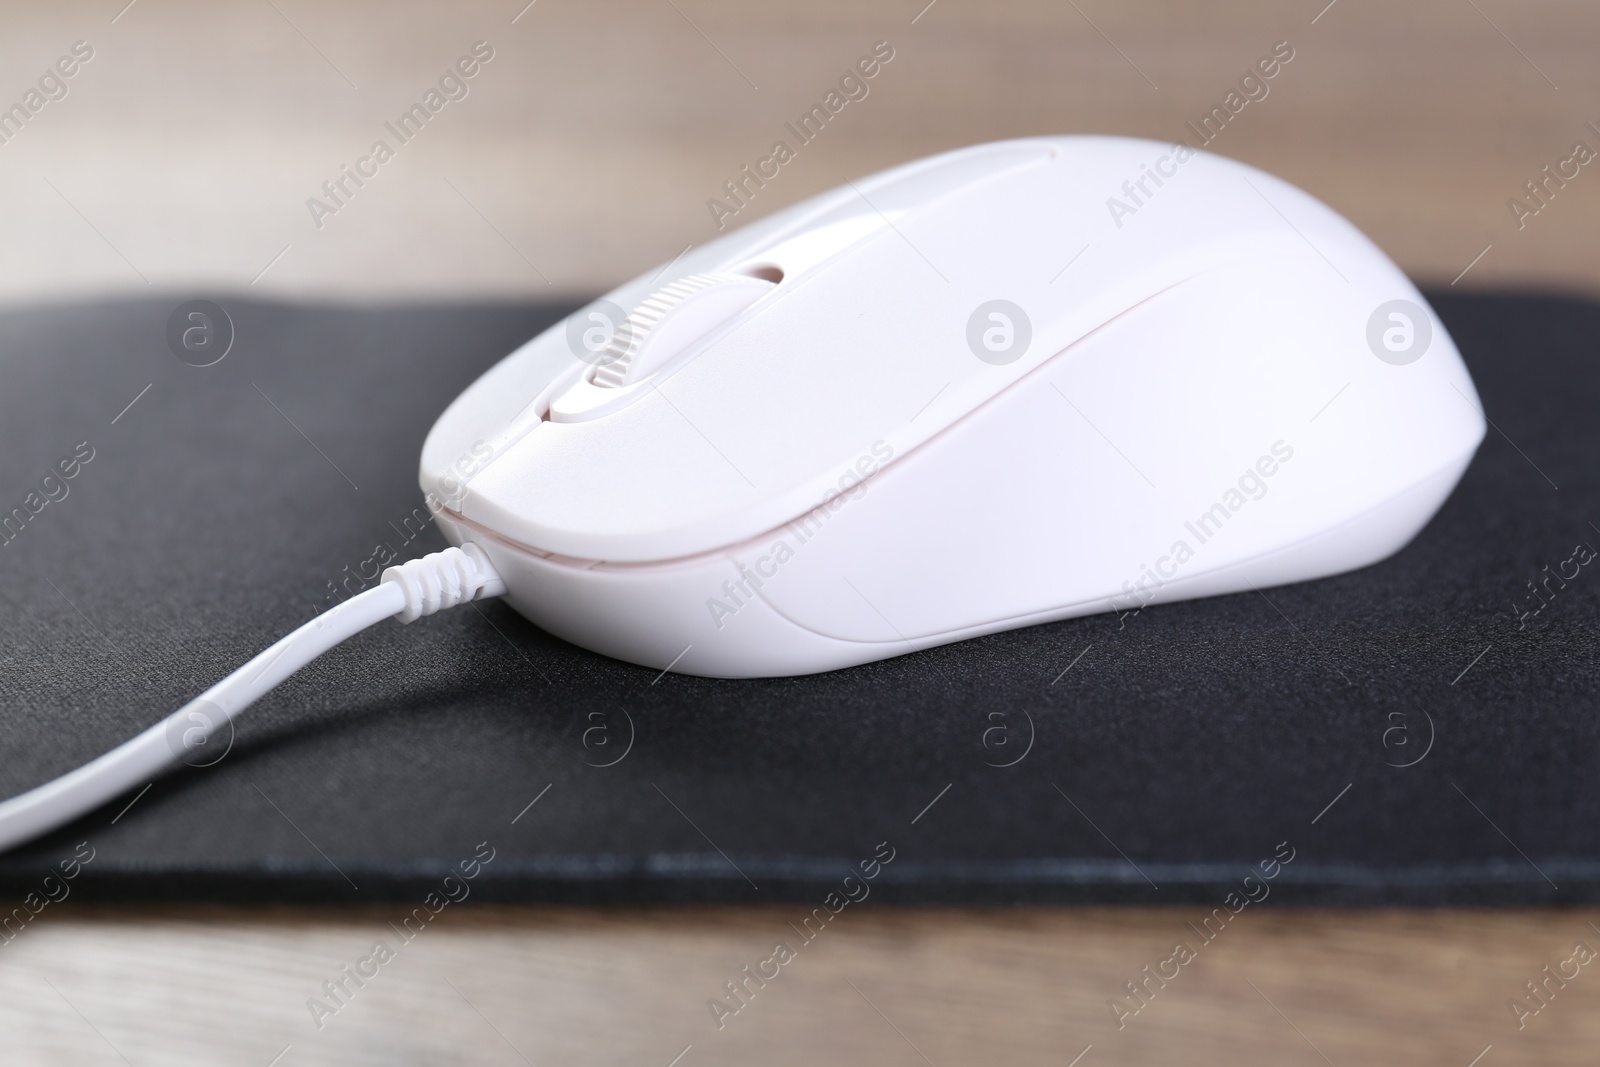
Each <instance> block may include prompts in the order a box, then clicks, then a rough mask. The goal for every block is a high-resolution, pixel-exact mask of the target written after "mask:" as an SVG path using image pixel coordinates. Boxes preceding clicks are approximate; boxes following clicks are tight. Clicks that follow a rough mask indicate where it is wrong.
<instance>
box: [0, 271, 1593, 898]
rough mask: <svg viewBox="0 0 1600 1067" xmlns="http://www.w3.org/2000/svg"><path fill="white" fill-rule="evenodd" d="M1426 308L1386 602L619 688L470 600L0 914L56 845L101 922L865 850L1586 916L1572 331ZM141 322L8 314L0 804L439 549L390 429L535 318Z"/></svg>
mask: <svg viewBox="0 0 1600 1067" xmlns="http://www.w3.org/2000/svg"><path fill="white" fill-rule="evenodd" d="M1433 299H1434V301H1435V306H1436V308H1437V309H1438V311H1439V313H1440V315H1441V316H1442V318H1443V319H1444V321H1445V322H1446V324H1447V326H1448V327H1449V328H1450V330H1451V332H1452V334H1453V336H1454V337H1455V339H1456V341H1457V343H1458V345H1459V346H1460V348H1461V350H1462V352H1463V354H1464V355H1465V357H1466V360H1467V362H1468V364H1469V366H1470V368H1471V371H1472V373H1473V376H1474V378H1475V380H1476V382H1477V384H1478V388H1479V391H1480V393H1481V395H1482V397H1483V400H1484V403H1485V406H1486V409H1487V412H1488V415H1489V418H1490V419H1491V420H1492V423H1493V428H1492V429H1491V430H1490V432H1489V436H1488V438H1487V439H1486V440H1485V442H1484V444H1483V446H1482V448H1481V449H1480V450H1479V453H1478V455H1477V458H1476V459H1475V461H1474V462H1473V464H1472V466H1471V468H1470V470H1469V471H1468V472H1467V474H1466V477H1465V479H1464V480H1463V482H1462V484H1461V486H1460V487H1459V488H1458V489H1457V490H1456V492H1455V494H1454V495H1453V496H1452V497H1451V498H1450V500H1449V501H1448V502H1447V503H1446V504H1445V506H1444V508H1443V510H1442V511H1441V512H1440V513H1439V515H1438V516H1437V517H1436V518H1435V519H1434V520H1433V522H1432V523H1431V524H1430V525H1429V526H1428V527H1427V528H1426V529H1425V530H1424V531H1423V532H1422V534H1421V535H1420V536H1419V537H1418V538H1417V539H1416V541H1415V542H1414V543H1412V544H1411V545H1410V546H1408V547H1407V548H1406V549H1404V550H1403V551H1402V552H1400V553H1399V554H1398V555H1397V556H1395V557H1394V558H1392V559H1390V560H1388V561H1386V562H1384V563H1381V564H1379V565H1377V566H1374V567H1370V568H1367V569H1365V570H1362V571H1359V572H1356V573H1353V574H1348V575H1343V576H1340V577H1336V578H1331V579H1327V580H1324V581H1318V582H1312V583H1307V584H1303V585H1296V586H1291V587H1285V588H1278V589H1271V590H1267V591H1266V592H1265V594H1264V595H1258V594H1255V593H1251V594H1246V595H1239V596H1229V597H1220V598H1215V599H1208V600H1200V601H1194V602H1189V603H1182V604H1175V605H1170V606H1164V607H1155V608H1149V609H1147V610H1145V611H1144V612H1142V613H1141V614H1139V615H1138V616H1136V617H1132V618H1128V619H1125V620H1120V621H1119V620H1118V619H1117V617H1116V616H1113V615H1101V616H1095V617H1090V618H1083V619H1076V620H1072V621H1067V622H1061V623H1056V624H1051V625H1045V626H1036V627H1031V628H1028V629H1024V630H1019V631H1014V632H1010V633H1004V634H998V635H994V636H991V637H986V638H981V639H978V640H973V641H967V642H963V643H960V644H956V645H950V646H946V647H943V648H938V649H933V650H930V651H925V652H919V653H916V654H913V655H909V656H904V657H901V658H898V659H892V660H888V661H885V662H881V663H875V664H871V665H868V666H863V667H857V668H853V669H850V670H844V671H839V672H835V673H831V674H825V675H819V676H813V677H806V678H793V679H778V680H764V681H714V680H706V679H697V678H689V677H683V676H678V675H672V674H666V675H661V674H660V672H658V671H653V670H646V669H644V668H641V667H635V666H630V665H628V664H624V663H619V662H616V661H613V660H609V659H606V658H604V657H601V656H597V655H594V654H592V653H589V652H586V651H584V650H582V649H578V648H575V647H573V646H571V645H568V644H566V643H564V642H562V641H560V640H557V639H555V638H553V637H551V636H549V635H547V634H545V633H543V632H541V631H540V630H538V629H537V628H535V627H534V626H532V625H531V624H529V623H527V622H526V621H524V620H523V619H522V618H521V617H520V616H518V615H516V614H515V613H514V612H512V611H511V610H510V609H508V608H506V607H505V606H504V605H502V604H500V603H498V602H487V603H484V604H481V605H477V610H473V609H469V608H461V609H457V610H454V611H451V612H446V613H442V614H440V615H437V616H434V617H431V618H428V619H424V620H422V621H420V622H418V623H416V624H413V625H410V626H401V625H398V624H390V623H385V624H383V625H380V626H378V627H376V628H374V629H372V630H369V631H367V632H366V633H364V634H362V635H360V636H359V637H357V638H356V639H354V640H352V641H350V642H348V643H347V644H345V645H343V646H342V647H340V648H338V649H336V650H335V651H333V652H332V653H330V654H329V655H327V656H325V657H324V658H323V659H321V660H320V661H318V662H316V663H314V664H313V665H312V666H310V667H309V668H307V669H306V670H304V671H302V672H301V673H300V674H298V675H296V676H295V677H294V678H292V679H291V680H290V681H289V682H288V683H286V684H285V685H283V686H282V687H281V688H279V689H278V690H276V691H275V692H274V693H273V694H271V695H270V696H269V697H268V698H267V699H265V700H263V701H262V702H261V703H260V704H259V705H257V706H256V707H255V708H254V709H253V710H251V711H250V712H248V713H247V714H246V715H245V716H244V717H243V718H242V719H241V720H240V721H239V724H238V728H237V734H236V736H235V737H234V739H233V741H232V745H231V749H230V750H229V751H228V752H227V755H226V756H225V757H224V758H223V759H222V760H221V761H220V762H218V763H216V764H215V765H213V766H210V767H207V768H185V769H181V770H179V771H178V772H176V773H173V774H170V775H168V776H166V777H164V778H161V779H159V780H157V781H156V782H155V783H154V784H153V785H151V786H150V787H149V789H148V790H147V791H146V792H144V793H142V794H139V795H137V796H135V795H131V794H130V795H128V796H126V797H124V798H122V799H119V800H118V801H117V802H115V803H113V804H110V805H108V806H107V807H106V808H104V809H102V810H100V811H97V812H95V813H94V814H92V815H91V816H89V817H86V818H85V819H83V820H81V821H80V822H78V823H77V824H75V825H73V826H71V827H69V828H67V829H65V830H63V831H61V832H59V833H56V834H53V835H51V836H50V837H48V838H46V839H44V840H41V841H39V842H36V843H34V844H32V845H29V846H26V847H24V848H22V849H19V850H17V851H14V852H12V853H11V854H9V855H6V856H3V857H0V890H4V891H5V892H6V893H7V894H10V895H12V896H20V895H21V894H25V893H27V892H29V891H30V890H33V889H35V888H36V887H37V886H38V885H39V884H40V882H41V879H43V878H44V877H45V876H46V875H47V874H48V873H49V872H50V871H51V870H58V869H59V865H60V863H61V862H62V861H63V860H67V859H69V858H71V857H73V856H74V855H75V854H77V855H80V856H81V855H82V854H84V853H85V852H86V850H84V849H80V848H79V843H80V842H87V843H88V850H92V854H93V858H92V860H91V861H90V862H88V863H86V864H84V865H83V866H82V868H81V871H79V872H78V875H77V878H76V879H75V881H74V883H73V886H74V892H75V893H78V894H80V895H83V896H88V897H92V898H94V899H102V900H131V899H171V900H220V901H246V902H248V901H264V902H274V901H284V902H321V903H363V902H372V901H379V900H401V901H408V902H410V901H415V900H420V899H421V897H422V896H423V895H424V894H426V893H428V892H429V891H431V890H433V889H435V888H437V887H438V886H439V884H440V880H441V879H442V878H443V877H444V876H446V875H447V874H448V873H449V871H450V869H451V868H452V866H453V865H455V864H457V863H458V862H460V861H463V860H471V859H472V858H474V857H475V856H477V857H478V858H479V859H481V857H482V855H484V854H488V852H489V850H492V855H493V859H492V860H491V861H490V862H488V863H487V864H485V865H484V866H483V868H482V870H481V872H480V873H479V874H478V877H477V878H476V879H475V880H474V881H473V892H474V899H479V900H501V901H535V900H541V901H570V902H590V901H595V902H599V901H626V902H652V901H719V902H738V903H760V902H765V901H777V900H794V901H803V902H806V903H808V904H811V903H815V904H821V903H822V901H823V900H824V898H825V897H826V896H827V894H828V893H830V892H833V891H835V890H839V889H840V887H841V886H847V885H850V884H855V883H846V882H845V879H846V878H847V877H848V876H850V875H851V874H852V872H853V871H854V872H856V877H857V878H859V877H860V874H861V864H862V863H863V861H868V865H869V867H871V866H872V863H871V861H873V859H874V857H875V856H876V857H877V858H878V859H881V858H882V856H883V855H885V854H890V855H892V857H893V858H892V861H891V862H889V863H887V864H884V865H881V866H879V867H872V869H873V870H874V871H875V875H876V876H875V877H874V878H873V879H871V880H870V883H860V884H864V885H867V887H868V888H869V889H870V892H871V893H872V895H873V897H874V898H875V899H879V900H892V901H900V902H911V903H1021V902H1127V903H1142V904H1150V903H1164V902H1172V903H1176V902H1180V901H1202V902H1206V903H1208V904H1210V903H1215V904H1221V903H1222V902H1223V900H1224V898H1225V897H1226V896H1227V894H1229V893H1232V892H1248V893H1250V894H1251V895H1260V894H1263V893H1265V892H1270V893H1271V894H1272V895H1273V898H1274V899H1279V900H1286V901H1299V902H1340V903H1367V904H1376V903H1415V904H1427V903H1440V902H1447V903H1489V902H1528V903H1548V902H1560V901H1593V900H1596V899H1600V833H1597V831H1600V784H1597V780H1596V775H1595V773H1594V768H1595V766H1596V757H1597V755H1600V751H1597V749H1600V727H1597V725H1596V720H1595V717H1594V715H1593V709H1594V705H1595V694H1596V693H1597V692H1600V644H1597V639H1596V635H1597V628H1596V623H1597V608H1600V564H1588V565H1581V566H1579V567H1578V574H1577V576H1576V577H1572V578H1569V579H1567V580H1565V581H1550V582H1549V583H1548V585H1546V584H1544V583H1545V581H1546V577H1547V576H1548V575H1551V574H1556V573H1558V572H1559V571H1565V572H1566V573H1568V574H1570V573H1571V571H1572V568H1573V566H1575V564H1574V563H1572V562H1568V561H1571V560H1573V559H1574V554H1575V549H1576V548H1577V546H1580V545H1583V546H1590V549H1591V550H1592V548H1596V547H1600V529H1597V528H1596V526H1595V523H1596V522H1600V511H1597V509H1596V508H1594V506H1593V505H1594V503H1595V500H1596V479H1597V470H1600V468H1597V464H1596V458H1597V457H1600V419H1597V417H1596V413H1597V412H1600V373H1597V370H1596V367H1597V363H1596V342H1595V338H1596V337H1597V336H1600V307H1597V306H1596V305H1594V304H1592V303H1588V302H1585V301H1582V300H1578V299H1568V298H1560V297H1540V296H1526V295H1498V296H1496V295H1490V296H1482V295H1480V296H1461V295H1455V294H1451V295H1445V294H1442V293H1441V294H1435V295H1434V297H1433ZM178 303H179V301H177V300H150V301H139V302H125V303H102V304H89V305H70V306H58V307H47V308H27V309H21V310H12V311H8V312H5V313H3V314H0V443H3V447H0V506H3V507H4V509H5V510H10V509H11V508H12V507H13V506H16V505H21V504H24V503H25V501H27V499H28V496H29V494H30V493H33V492H38V493H39V494H40V495H39V497H36V498H35V499H36V500H37V499H41V498H42V499H45V504H44V506H42V507H41V508H40V509H39V510H38V513H37V514H32V516H31V518H30V519H29V521H28V522H27V523H26V524H25V525H24V526H23V527H22V528H21V530H20V532H16V533H15V534H14V536H12V537H11V538H10V540H8V541H7V542H6V543H5V545H4V547H3V548H0V606H3V611H0V643H3V648H0V657H3V662H0V693H3V694H4V697H3V703H0V792H3V794H4V795H7V796H9V795H13V794H15V793H17V792H20V791H22V790H24V789H27V788H30V787H32V786H34V785H37V784H39V783H41V782H43V781H45V780H47V779H49V778H51V777H53V776H55V775H58V774H61V773H63V772H65V771H67V770H70V769H72V768H74V767H76V766H78V765H79V764H81V763H83V762H85V761H87V760H89V759H91V758H93V757H95V756H97V755H99V754H100V753H101V752H103V751H105V750H107V749H109V748H111V747H112V746H114V745H116V744H118V743H120V742H121V741H123V740H125V739H126V738H128V737H130V736H132V735H133V734H134V733H136V732H137V731H139V730H142V729H144V728H145V727H147V726H149V725H150V724H151V723H153V722H156V721H158V720H159V719H161V718H162V717H163V716H165V715H166V714H168V713H169V712H171V711H172V710H174V709H175V708H177V707H179V706H180V705H182V704H183V703H184V702H186V701H187V700H189V699H190V698H192V697H194V696H195V695H197V694H198V693H199V692H201V691H202V690H203V689H204V688H205V687H206V686H208V685H209V684H211V683H212V682H213V681H215V680H216V679H217V678H219V677H221V676H222V675H223V674H225V673H227V672H229V671H231V670H233V669H234V668H235V667H236V666H238V665H239V664H240V663H242V662H244V661H245V660H246V659H248V658H249V657H250V656H252V655H254V654H255V653H256V652H257V651H259V650H260V649H262V648H264V647H265V646H267V645H268V644H270V643H271V642H272V641H274V640H276V639H277V638H278V637H279V636H281V635H282V634H283V633H285V632H287V631H288V630H289V629H291V628H292V627H294V626H295V625H297V624H298V623H300V622H301V621H303V620H304V619H306V618H308V617H309V616H310V615H311V614H312V613H313V612H314V611H316V610H319V609H320V608H321V607H325V606H327V604H328V603H330V600H329V597H330V596H331V595H332V590H333V588H334V587H335V586H336V585H338V584H339V583H340V582H343V581H346V580H348V581H349V582H351V583H352V585H359V584H360V583H361V582H363V581H365V580H366V579H365V578H363V575H365V574H371V573H374V572H375V566H374V564H373V563H372V562H371V561H373V560H374V559H375V558H379V557H382V556H383V555H384V550H385V549H387V550H389V551H392V552H394V553H395V554H397V555H398V556H399V557H401V558H410V557H411V556H413V555H417V554H421V553H423V552H426V551H432V550H435V549H437V548H440V547H442V545H443V541H442V539H441V538H440V537H439V535H438V533H437V531H435V530H434V529H433V528H432V526H431V525H428V524H426V522H425V521H423V520H425V519H426V513H425V512H424V511H422V510H420V508H421V498H420V492H419V490H418V488H417V484H416V470H417V459H418V454H419V451H420V448H421V445H422V440H423V437H424V435H425V434H426V433H427V430H428V428H429V426H430V425H431V424H432V422H433V420H434V418H435V417H436V416H437V415H438V413H439V412H440V411H441V410H442V409H443V407H444V406H445V405H446V404H447V403H448V402H449V401H450V400H451V399H453V398H454V397H455V396H456V395H457V394H458V393H459V392H460V391H461V390H462V389H463V388H464V387H465V386H466V385H467V384H468V383H469V382H471V381H472V380H473V379H474V378H475V377H476V376H477V375H478V374H480V373H481V372H482V371H483V370H484V369H486V368H487V367H489V366H490V365H491V364H493V363H494V362H495V361H496V360H498V359H499V358H500V357H502V356H503V355H504V354H505V353H507V352H509V351H510V350H511V349H512V348H514V347H515V346H516V345H517V344H519V343H520V342H521V341H523V340H525V339H526V338H528V337H530V336H532V335H533V334H534V333H535V332H537V331H538V330H539V329H541V328H542V327H543V326H545V325H547V324H548V323H550V322H552V321H554V320H555V319H556V318H557V317H558V316H560V315H561V314H564V313H565V312H566V311H567V310H570V309H569V308H567V307H556V306H543V305H526V306H511V305H486V306H461V305H454V306H438V307H429V308H396V307H354V308H352V307H304V306H282V305H269V304H259V303H249V302H244V301H238V300H232V299H223V300H222V301H221V303H222V305H223V306H224V307H225V308H226V310H227V311H228V313H229V315H230V316H231V319H232V321H233V325H234V334H235V337H234V340H233V343H232V348H231V350H230V351H229V352H228V353H227V355H226V357H225V358H223V359H222V360H221V361H220V362H218V363H216V364H215V365H213V366H209V367H195V366H191V365H187V364H186V363H184V362H181V361H180V360H178V359H177V358H174V356H173V354H172V353H171V351H169V349H168V342H167V327H168V318H169V316H170V315H171V313H172V312H173V310H174V308H175V307H176V306H177V304H178ZM146 386H148V387H149V388H148V389H146ZM130 401H132V406H131V407H129V406H128V405H129V404H130ZM91 453H92V455H91V458H88V459H87V460H84V459H83V458H82V457H83V455H86V454H91ZM68 467H72V468H74V474H73V476H72V477H71V478H70V479H61V478H60V473H61V472H64V471H65V470H66V469H67V468H68ZM47 476H52V477H53V478H54V479H56V480H51V481H47V480H46V479H47ZM1557 486H1559V488H1557ZM63 489H64V490H65V495H64V496H63V495H61V492H62V490H63ZM46 490H48V493H47V492H46ZM52 495H53V496H55V497H57V498H56V499H51V498H50V496H52ZM1546 568H1548V570H1546ZM1532 582H1538V583H1540V585H1539V591H1538V593H1537V594H1536V593H1535V592H1534V589H1533V587H1532V586H1530V583H1532ZM1535 608H1537V609H1538V610H1537V612H1536V613H1535V610H1534V609H1535ZM1408 763H1409V764H1412V765H1410V766H1402V765H1403V764H1408ZM1006 764H1009V765H1006ZM130 805H131V806H130ZM485 842H487V845H488V849H487V850H484V849H482V848H481V845H482V843H485ZM885 842H886V843H887V845H886V846H885V845H884V844H883V843H885ZM1285 855H1290V856H1292V859H1290V860H1289V861H1288V862H1287V863H1284V862H1281V861H1282V859H1283V857H1284V856H1285ZM1263 861H1267V864H1268V866H1267V868H1266V869H1267V870H1268V871H1270V872H1271V874H1272V877H1271V878H1270V879H1267V878H1265V875H1264V872H1263V870H1262V867H1261V864H1262V862H1263ZM1252 872H1255V873H1254V879H1255V880H1254V881H1253V882H1249V883H1247V882H1246V881H1245V879H1246V877H1247V876H1251V875H1252ZM1261 887H1265V888H1261Z"/></svg>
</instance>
